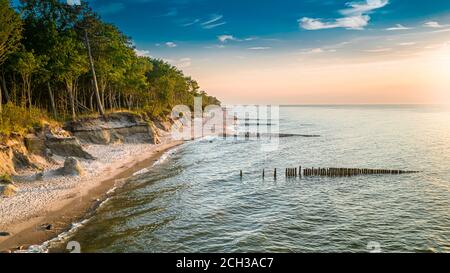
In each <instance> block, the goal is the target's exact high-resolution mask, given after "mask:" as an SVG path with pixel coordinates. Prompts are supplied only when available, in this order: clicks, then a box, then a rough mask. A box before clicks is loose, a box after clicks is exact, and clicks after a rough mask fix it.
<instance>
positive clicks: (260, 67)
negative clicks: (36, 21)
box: [71, 0, 450, 104]
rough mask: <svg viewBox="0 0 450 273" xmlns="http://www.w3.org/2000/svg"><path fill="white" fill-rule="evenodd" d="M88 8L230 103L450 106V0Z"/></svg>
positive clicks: (100, 0) (108, 2) (185, 0)
mask: <svg viewBox="0 0 450 273" xmlns="http://www.w3.org/2000/svg"><path fill="white" fill-rule="evenodd" d="M71 1H76V0H71ZM89 2H91V4H92V6H93V8H94V10H96V11H97V12H98V13H99V14H100V15H101V16H102V18H103V19H104V20H105V21H107V22H111V23H114V24H116V25H118V26H119V28H120V29H121V30H122V31H123V32H124V33H125V34H127V35H129V36H130V37H131V38H132V40H133V42H134V43H135V45H136V51H137V52H138V54H140V55H145V56H151V57H154V58H161V59H164V60H166V61H168V62H170V63H171V64H173V65H175V66H177V67H179V68H180V69H182V70H183V71H184V72H185V73H186V74H188V75H191V76H192V77H193V78H195V79H196V80H197V81H198V82H199V84H200V86H201V87H202V88H203V89H205V91H207V92H208V93H209V94H211V95H214V96H217V97H218V98H219V99H220V100H222V101H223V102H225V103H270V104H273V103H275V104H365V103H368V104H369V103H370V104H384V103H392V104H399V103H400V104H401V103H450V72H449V71H450V1H449V0H427V1H425V0H354V1H352V0H304V1H301V0H277V1H275V0H221V1H219V0H126V1H125V0H92V1H89Z"/></svg>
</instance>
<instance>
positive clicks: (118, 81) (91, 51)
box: [0, 0, 220, 136]
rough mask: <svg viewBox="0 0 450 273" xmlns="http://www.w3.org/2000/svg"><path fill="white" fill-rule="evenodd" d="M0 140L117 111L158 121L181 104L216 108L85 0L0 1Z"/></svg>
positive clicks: (188, 79)
mask: <svg viewBox="0 0 450 273" xmlns="http://www.w3.org/2000/svg"><path fill="white" fill-rule="evenodd" d="M0 14H1V16H0V102H1V103H0V135H3V136H8V135H9V134H11V133H18V132H19V133H20V132H21V131H22V130H26V129H27V128H28V127H31V126H35V123H38V122H39V121H40V120H42V119H46V120H53V121H59V122H63V121H68V120H76V119H78V118H81V117H84V116H104V115H107V114H108V113H111V112H116V111H133V112H137V113H145V114H146V115H148V116H150V117H158V116H159V117H162V116H165V115H167V114H168V113H170V110H171V108H172V107H173V106H175V105H178V104H184V105H189V106H192V105H193V101H194V97H197V96H201V97H202V98H203V104H204V105H209V104H220V102H219V101H218V100H217V99H216V98H215V97H211V96H208V95H207V94H206V92H204V91H202V90H201V89H200V86H199V84H198V83H197V82H196V81H195V80H194V79H192V78H191V77H189V76H186V75H184V74H183V72H182V71H181V70H179V69H177V68H176V67H174V66H172V65H170V64H169V63H167V62H165V61H163V60H160V59H155V58H150V57H145V56H139V55H138V54H137V53H136V50H135V47H134V45H133V42H132V39H131V37H128V36H127V35H126V34H124V33H122V32H121V31H120V29H118V27H117V26H115V25H113V24H110V23H107V22H104V21H103V20H102V19H101V17H100V16H99V15H98V14H97V13H96V12H95V11H94V10H93V9H92V8H91V7H90V6H89V4H88V2H87V1H81V3H80V4H79V5H69V4H67V2H66V1H59V0H21V1H20V4H19V5H18V6H17V7H13V6H12V4H11V2H10V1H9V0H0Z"/></svg>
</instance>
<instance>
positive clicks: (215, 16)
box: [202, 15, 223, 26]
mask: <svg viewBox="0 0 450 273" xmlns="http://www.w3.org/2000/svg"><path fill="white" fill-rule="evenodd" d="M222 18H223V15H214V17H213V18H212V19H210V20H208V21H206V22H203V23H202V26H206V25H209V24H212V23H215V22H217V21H219V20H220V19H222Z"/></svg>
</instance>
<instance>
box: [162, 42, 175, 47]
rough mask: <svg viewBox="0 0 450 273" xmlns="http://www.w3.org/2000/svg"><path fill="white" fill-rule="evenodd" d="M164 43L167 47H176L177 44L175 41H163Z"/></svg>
mask: <svg viewBox="0 0 450 273" xmlns="http://www.w3.org/2000/svg"><path fill="white" fill-rule="evenodd" d="M165 45H166V46H167V47H169V48H174V47H177V46H178V45H177V44H176V43H174V42H167V43H165Z"/></svg>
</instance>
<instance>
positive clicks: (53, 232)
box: [0, 140, 184, 251]
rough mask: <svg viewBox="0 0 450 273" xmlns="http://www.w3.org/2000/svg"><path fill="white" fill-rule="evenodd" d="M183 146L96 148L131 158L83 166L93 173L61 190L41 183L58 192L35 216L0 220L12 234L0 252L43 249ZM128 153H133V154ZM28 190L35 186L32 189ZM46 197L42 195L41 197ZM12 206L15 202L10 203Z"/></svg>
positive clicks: (0, 240)
mask: <svg viewBox="0 0 450 273" xmlns="http://www.w3.org/2000/svg"><path fill="white" fill-rule="evenodd" d="M183 143H184V141H174V140H166V141H165V142H163V143H162V144H158V145H154V144H121V147H120V148H122V150H120V149H116V147H115V146H114V145H105V146H103V147H101V146H100V148H99V147H95V148H96V149H98V150H101V152H104V151H105V150H108V149H109V150H111V152H112V153H113V152H117V150H120V152H124V153H128V154H127V156H125V159H124V158H123V157H124V156H123V155H121V154H118V155H116V157H118V158H117V159H116V160H113V161H112V162H108V163H105V164H103V165H100V166H92V165H95V164H92V163H95V161H94V162H83V163H84V164H85V165H86V166H89V167H91V168H92V170H91V171H90V172H88V173H87V174H85V175H84V176H82V177H62V178H59V179H64V180H65V181H64V185H62V186H60V185H59V184H58V183H60V182H59V181H53V182H47V184H45V183H46V182H45V181H44V182H41V183H43V184H44V185H43V186H42V190H43V191H45V190H46V188H48V187H50V186H53V187H54V189H50V191H52V190H54V191H55V193H54V194H52V196H51V198H50V200H53V202H50V203H45V202H46V201H47V200H45V199H44V200H40V201H35V202H37V203H38V204H39V205H41V207H40V208H36V209H35V210H36V211H34V212H30V213H28V211H26V212H25V214H24V215H22V217H14V216H16V215H13V216H12V218H15V219H12V220H11V219H10V220H9V221H8V219H6V220H5V219H3V218H0V229H1V231H7V232H9V233H10V236H8V237H0V251H8V250H17V249H19V248H24V249H26V248H28V247H30V246H32V245H41V244H42V243H45V242H46V241H49V240H51V239H53V238H55V237H57V236H58V235H59V234H61V233H63V232H65V231H68V230H70V228H71V227H72V224H73V223H75V222H79V221H81V220H84V219H86V218H87V217H90V216H92V215H93V214H94V213H95V211H96V209H97V208H98V206H99V204H101V203H102V202H103V201H104V200H105V199H106V198H107V197H108V192H109V191H110V190H111V189H113V188H115V187H116V188H119V187H121V186H122V185H123V184H124V180H125V179H126V178H129V177H131V176H132V175H133V174H134V173H135V172H137V171H139V170H142V169H144V168H151V167H152V163H155V162H157V161H158V160H159V159H160V158H161V156H162V155H163V154H164V153H166V152H167V151H168V150H170V149H172V148H174V147H177V146H179V145H181V144H183ZM93 146H96V145H89V146H88V147H87V149H90V148H92V149H94V148H93ZM127 148H130V149H127ZM131 148H134V149H131ZM102 149H103V150H102ZM129 150H132V151H131V152H130V151H129ZM133 152H134V153H133ZM99 158H101V157H99ZM30 184H31V183H30ZM29 187H34V186H32V185H29ZM58 187H62V188H63V189H59V188H58ZM64 187H66V188H64ZM38 194H39V193H38ZM45 194H48V195H50V193H48V192H45ZM45 194H44V193H41V195H45ZM29 195H31V193H30V194H29ZM46 197H47V196H46ZM12 198H16V197H12ZM5 200H6V199H5ZM2 201H4V200H2ZM8 201H11V200H8ZM33 201H34V200H33ZM39 202H40V203H39ZM11 203H14V202H13V201H11ZM16 203H17V202H16ZM42 203H44V204H42ZM0 205H3V204H0ZM31 206H32V205H31V204H28V205H25V208H30V207H31ZM0 209H1V207H0ZM6 209H8V208H6ZM22 210H24V209H22ZM27 213H28V215H27ZM0 215H1V214H0ZM21 218H23V219H21ZM48 225H52V228H51V229H49V230H47V229H46V228H45V227H46V226H48ZM4 229H7V230H4Z"/></svg>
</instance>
